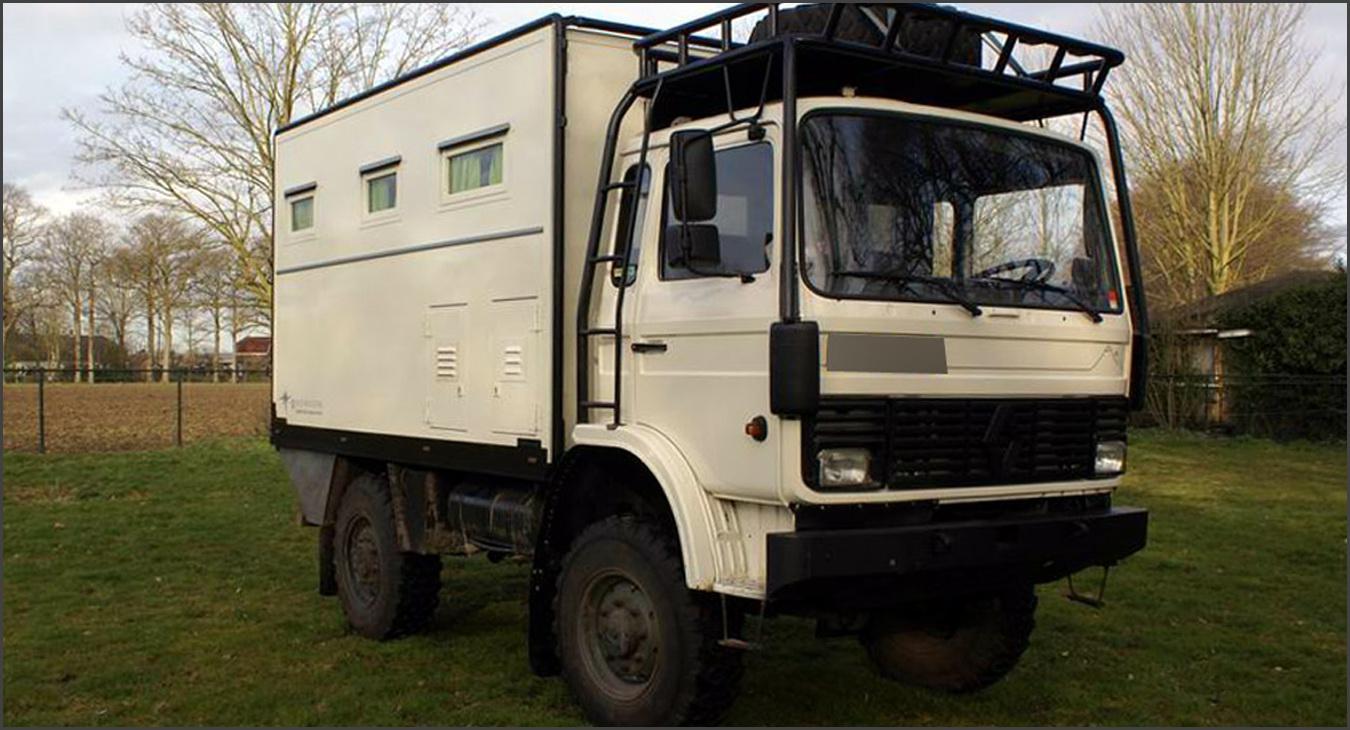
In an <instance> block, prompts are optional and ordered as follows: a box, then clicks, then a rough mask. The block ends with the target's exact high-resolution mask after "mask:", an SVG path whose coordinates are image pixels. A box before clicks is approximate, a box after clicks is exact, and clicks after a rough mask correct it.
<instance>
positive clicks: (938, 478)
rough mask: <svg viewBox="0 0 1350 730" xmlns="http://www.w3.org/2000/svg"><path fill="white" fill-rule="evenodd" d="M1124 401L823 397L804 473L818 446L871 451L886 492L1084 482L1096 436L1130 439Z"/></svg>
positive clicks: (808, 425) (809, 477)
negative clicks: (1126, 434)
mask: <svg viewBox="0 0 1350 730" xmlns="http://www.w3.org/2000/svg"><path fill="white" fill-rule="evenodd" d="M1126 415H1127V405H1126V400H1125V399H1124V398H1107V397H1099V398H1045V399H1004V400H994V399H973V398H972V399H960V398H867V397H851V396H825V397H822V398H821V403H820V410H819V412H818V413H817V414H816V415H815V416H814V417H813V418H808V419H806V421H805V424H804V425H805V428H804V431H803V434H804V436H803V438H804V441H803V444H802V446H803V449H802V457H803V463H802V475H803V477H804V478H805V480H806V483H807V484H810V485H813V486H814V485H815V481H816V454H817V453H818V452H819V451H820V450H821V449H833V448H847V447H862V448H867V449H870V450H871V452H872V471H873V473H872V478H873V479H874V480H875V481H876V482H877V483H878V484H884V485H885V486H886V487H887V488H889V489H920V488H929V487H970V486H983V485H991V484H1025V483H1032V482H1053V481H1065V480H1074V479H1085V478H1088V477H1091V476H1093V461H1094V460H1095V457H1096V444H1097V442H1098V441H1099V440H1101V441H1108V440H1124V438H1125V420H1126Z"/></svg>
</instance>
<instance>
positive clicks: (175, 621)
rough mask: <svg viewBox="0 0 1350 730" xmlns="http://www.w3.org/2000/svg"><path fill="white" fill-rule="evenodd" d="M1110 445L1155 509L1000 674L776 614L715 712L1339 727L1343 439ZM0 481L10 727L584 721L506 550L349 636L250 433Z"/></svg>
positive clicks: (829, 718) (280, 484)
mask: <svg viewBox="0 0 1350 730" xmlns="http://www.w3.org/2000/svg"><path fill="white" fill-rule="evenodd" d="M8 405H9V404H8V402H7V403H6V406H7V409H8ZM6 417H7V418H8V415H7V416H6ZM6 425H8V424H6ZM1130 458H1131V472H1130V476H1129V477H1128V486H1127V488H1126V489H1125V490H1124V491H1123V493H1122V494H1120V495H1119V497H1118V502H1119V503H1121V504H1135V505H1141V506H1145V507H1148V508H1149V509H1150V510H1152V524H1151V535H1150V545H1149V547H1148V548H1147V549H1146V550H1145V552H1143V553H1141V554H1139V555H1138V556H1135V557H1134V558H1132V559H1130V560H1128V561H1127V562H1126V563H1125V564H1124V565H1123V566H1122V567H1121V568H1120V569H1118V570H1117V571H1116V572H1114V573H1113V574H1112V580H1111V584H1110V586H1109V588H1108V591H1107V601H1108V606H1107V608H1106V609H1104V610H1102V611H1094V610H1092V609H1089V608H1085V607H1082V606H1079V605H1077V604H1072V603H1069V602H1068V601H1066V600H1064V599H1063V598H1062V597H1061V596H1060V592H1061V590H1062V587H1061V586H1043V587H1042V589H1041V592H1040V595H1041V611H1040V613H1039V614H1038V621H1039V625H1038V629H1037V632H1036V634H1035V635H1034V636H1033V639H1032V646H1031V649H1030V650H1029V651H1028V653H1027V655H1026V656H1025V658H1024V659H1023V661H1022V663H1021V665H1020V666H1019V667H1018V668H1017V669H1016V670H1014V672H1013V673H1012V674H1011V675H1010V676H1009V677H1008V678H1007V680H1005V681H1004V682H1002V683H1001V684H999V685H997V686H995V687H993V688H992V689H990V690H988V691H986V692H984V693H981V694H978V695H974V696H962V697H951V696H944V695H938V694H933V693H930V692H925V691H920V690H914V689H908V688H904V687H900V686H897V685H893V684H890V683H887V682H885V681H883V680H880V679H878V678H876V677H875V676H874V675H872V674H871V673H870V671H869V670H868V669H867V666H866V664H865V662H864V659H863V655H862V652H861V650H860V648H859V647H858V645H857V643H856V642H855V641H852V640H849V639H838V640H832V641H819V640H816V639H815V638H813V636H812V628H813V627H812V626H811V624H809V623H807V622H804V621H795V620H779V621H775V622H771V623H770V624H769V625H768V628H767V630H766V633H765V637H764V638H765V642H766V644H767V646H766V649H765V650H763V651H761V652H757V653H755V654H752V655H750V657H749V658H748V673H747V680H746V683H745V686H744V693H743V695H742V697H741V700H740V701H739V702H738V704H737V705H736V707H735V709H734V711H733V714H732V716H731V718H730V721H731V722H732V723H739V724H770V725H780V724H801V725H814V724H831V725H834V724H868V725H991V724H994V725H1026V724H1032V725H1041V724H1046V725H1061V724H1069V725H1135V724H1142V725H1173V724H1176V725H1190V724H1204V725H1210V724H1237V725H1272V724H1273V725H1344V723H1345V721H1346V633H1345V630H1346V562H1345V560H1346V458H1345V447H1344V445H1343V444H1342V445H1332V446H1315V445H1305V444H1293V445H1277V444H1273V443H1270V442H1264V441H1254V440H1213V439H1207V438H1202V437H1191V436H1164V435H1161V434H1156V433H1148V432H1144V433H1139V434H1137V435H1136V436H1135V437H1133V439H1132V449H1131V454H1130ZM4 472H5V473H4V477H5V481H4V588H5V591H4V649H5V663H4V699H5V702H4V721H5V724H7V725H30V724H37V725H59V724H79V725H99V724H102V725H141V724H157V725H196V724H211V725H255V724H256V725H273V724H281V725H296V724H315V723H317V724H324V725H405V724H444V725H461V724H517V725H536V724H576V723H579V722H581V717H580V716H579V715H578V714H577V711H576V710H575V708H574V707H573V705H572V704H571V702H570V700H569V699H568V697H567V694H566V691H565V689H564V687H563V684H562V683H561V682H560V681H558V680H556V679H539V678H536V677H533V676H532V675H531V674H530V673H529V671H528V669H527V667H526V659H525V646H524V639H523V637H524V628H525V604H524V600H523V599H524V595H525V585H526V576H527V569H526V567H525V566H523V565H519V564H510V563H503V564H500V565H491V564H489V563H488V562H486V561H485V560H482V559H476V560H473V561H462V562H461V561H452V562H450V563H449V564H448V567H447V571H446V582H447V586H446V588H445V591H444V593H443V594H442V604H441V608H440V610H439V612H438V614H437V616H436V620H435V623H434V626H433V627H432V630H431V631H430V632H429V633H427V634H425V635H420V636H416V637H412V638H409V639H405V640H402V641H397V642H391V643H383V644H379V643H372V642H369V641H366V640H363V639H360V638H358V637H356V636H353V635H351V634H349V633H348V632H347V631H346V629H345V627H344V624H343V621H342V618H341V616H340V611H339V609H338V606H337V603H336V601H335V600H334V599H328V598H322V597H320V596H318V595H317V594H316V593H315V591H314V585H315V568H314V558H313V554H314V536H315V533H314V532H313V531H312V530H309V529H305V528H301V527H298V526H297V525H296V524H295V521H294V517H293V508H292V498H291V494H290V489H289V487H288V486H287V484H286V479H285V476H284V474H283V472H282V469H281V468H280V466H279V464H278V461H277V459H276V458H275V456H274V454H273V453H272V452H271V451H270V450H269V449H268V448H267V446H265V445H264V444H263V443H262V442H261V441H257V440H250V439H245V440H235V441H231V442H223V443H216V444H209V445H208V444H199V445H194V446H189V447H187V448H185V449H182V450H165V451H158V452H146V453H122V454H107V455H48V456H45V457H40V456H35V455H23V454H9V453H7V454H5V457H4Z"/></svg>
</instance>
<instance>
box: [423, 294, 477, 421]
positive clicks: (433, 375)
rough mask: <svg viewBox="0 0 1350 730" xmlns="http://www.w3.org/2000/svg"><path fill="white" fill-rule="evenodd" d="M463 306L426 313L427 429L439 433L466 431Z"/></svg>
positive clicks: (452, 306)
mask: <svg viewBox="0 0 1350 730" xmlns="http://www.w3.org/2000/svg"><path fill="white" fill-rule="evenodd" d="M467 310H468V307H467V306H466V305H465V304H462V303H461V304H445V305H438V306H433V307H430V308H428V309H427V313H426V328H425V330H424V334H425V336H426V343H427V347H426V354H425V356H424V357H425V358H426V360H425V361H426V363H427V371H428V373H427V383H428V392H427V400H426V422H427V425H428V426H430V427H432V428H434V429H439V430H446V431H456V432H465V431H467V430H468V426H469V423H468V419H469V414H468V401H467V400H466V398H465V396H466V388H467V386H468V383H467V379H466V378H465V367H464V366H465V352H464V350H465V347H464V346H465V344H466V342H465V339H466V338H465V331H464V326H465V313H466V312H467Z"/></svg>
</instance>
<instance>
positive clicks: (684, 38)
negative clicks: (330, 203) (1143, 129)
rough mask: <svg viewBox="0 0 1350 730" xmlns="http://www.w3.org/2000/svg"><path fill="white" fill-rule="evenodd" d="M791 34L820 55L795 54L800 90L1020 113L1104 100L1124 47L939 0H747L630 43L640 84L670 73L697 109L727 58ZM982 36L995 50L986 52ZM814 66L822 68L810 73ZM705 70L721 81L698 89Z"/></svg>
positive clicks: (670, 95) (756, 53)
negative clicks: (738, 32)
mask: <svg viewBox="0 0 1350 730" xmlns="http://www.w3.org/2000/svg"><path fill="white" fill-rule="evenodd" d="M760 13H763V14H764V15H763V17H762V19H761V20H760V23H759V25H758V26H757V27H756V29H755V33H754V35H753V36H752V38H751V40H750V42H748V43H737V42H734V41H733V40H732V28H733V23H734V21H737V20H740V19H744V18H747V17H749V16H754V15H757V14H760ZM850 15H851V17H850ZM860 24H861V25H862V26H865V27H870V28H871V32H870V34H868V35H867V37H860V36H859V34H858V33H856V32H854V33H853V34H852V35H849V34H847V33H845V32H844V31H845V29H846V28H848V27H852V28H855V29H856V28H857V27H859V26H860ZM712 33H715V34H719V37H718V39H717V40H718V43H717V46H716V48H715V49H710V47H709V46H710V43H709V41H710V39H711V36H710V35H708V34H712ZM785 42H793V43H795V44H796V45H797V46H798V47H799V48H800V49H801V50H802V52H803V54H804V55H805V56H812V55H814V58H815V60H817V61H819V63H814V62H812V61H810V60H808V61H806V62H803V63H801V64H800V65H799V68H800V69H801V71H802V72H801V73H800V78H799V80H798V82H797V83H798V87H799V89H798V94H799V96H806V95H810V94H814V93H819V94H821V95H838V93H839V88H840V87H841V86H853V87H855V88H857V89H858V91H857V93H859V94H863V95H876V96H883V97H889V98H896V99H899V100H902V101H913V102H916V103H925V104H931V105H934V106H943V107H949V108H955V109H963V110H967V111H973V112H977V113H983V114H990V115H994V116H1000V117H1005V118H1009V119H1014V120H1017V121H1028V120H1032V119H1040V118H1048V117H1054V116H1061V115H1064V114H1071V113H1080V112H1085V111H1091V110H1093V109H1095V108H1097V107H1098V106H1099V105H1100V95H1101V91H1102V86H1103V84H1105V82H1106V78H1107V75H1108V74H1109V72H1110V71H1111V69H1113V68H1115V67H1116V66H1119V65H1120V64H1121V63H1122V62H1123V61H1124V60H1125V55H1124V54H1123V53H1121V52H1120V51H1118V50H1116V49H1114V48H1109V47H1107V46H1103V45H1100V44H1097V43H1091V42H1088V41H1083V40H1079V39H1075V38H1070V37H1067V36H1063V35H1059V34H1056V33H1050V32H1047V31H1043V30H1037V29H1035V28H1029V27H1026V26H1023V25H1019V24H1016V23H1010V22H1007V21H1003V20H998V19H995V18H988V17H984V16H980V15H974V14H972V13H967V12H964V11H961V10H957V9H955V8H950V7H946V6H942V5H935V4H931V3H906V4H895V3H826V4H818V5H805V6H798V7H795V8H781V9H780V7H779V4H778V3H743V4H740V5H737V6H735V7H731V8H727V9H726V10H721V11H718V12H716V13H711V14H709V15H705V16H704V17H702V18H698V19H696V20H691V21H689V22H687V23H684V24H681V25H678V26H675V27H673V28H670V29H668V30H663V31H660V32H656V33H651V34H649V35H646V36H644V37H642V38H640V39H638V40H637V41H636V42H634V44H633V48H634V50H635V51H636V52H637V54H638V56H639V75H640V78H639V81H638V83H637V86H636V87H635V90H636V91H637V93H638V94H639V95H642V96H650V95H651V93H652V92H653V91H654V89H655V88H656V84H657V81H658V80H659V79H663V80H665V81H666V85H665V86H666V91H665V94H666V98H667V99H679V100H680V104H681V106H683V107H685V108H686V111H684V112H682V114H684V115H689V114H691V111H689V110H688V107H690V106H691V104H692V97H698V96H719V98H720V100H721V102H722V103H723V104H725V101H726V100H725V98H721V97H720V94H721V86H722V84H723V83H724V76H726V72H725V71H724V69H725V68H727V67H728V66H735V65H736V64H738V63H740V62H741V61H742V60H744V59H746V58H748V57H752V56H753V57H762V54H764V53H768V54H771V55H779V49H780V48H781V46H782V45H783V44H784V43H785ZM672 46H673V49H672ZM981 47H987V48H988V49H990V50H991V51H992V52H993V53H992V58H990V59H989V62H987V63H986V62H984V60H983V54H982V52H981V50H982V48H981ZM1033 47H1035V48H1041V49H1043V50H1044V53H1041V54H1040V57H1039V58H1036V59H1031V58H1028V57H1027V56H1028V55H1029V54H1027V53H1025V52H1023V53H1021V54H1020V55H1021V56H1022V57H1021V58H1018V55H1019V50H1021V49H1026V48H1033ZM1032 60H1038V61H1040V63H1038V64H1037V65H1038V66H1039V67H1037V68H1031V69H1028V68H1027V65H1028V64H1029V63H1031V61H1032ZM825 66H828V67H829V70H828V72H825V71H823V67H825ZM762 67H763V66H762V63H761V64H760V68H761V69H762ZM813 67H815V68H818V69H822V71H821V72H818V73H812V72H811V69H812V68H813ZM708 71H721V73H717V74H706V73H705V72H708ZM896 71H910V72H913V71H922V72H925V73H923V74H919V75H916V74H914V73H908V74H897V73H895V72H896ZM732 75H733V76H734V74H732ZM700 78H702V79H703V81H705V82H706V83H707V84H708V85H710V86H712V87H716V88H712V89H708V90H700V89H699V88H698V86H699V81H698V79H700ZM751 86H755V85H754V84H751ZM747 93H748V92H747ZM695 106H696V105H695ZM709 111H711V110H709ZM723 111H725V109H723ZM694 115H695V116H696V114H694ZM655 121H656V122H657V124H658V126H660V125H661V123H662V122H663V121H664V122H668V121H669V119H663V117H662V115H660V114H658V115H656V119H655Z"/></svg>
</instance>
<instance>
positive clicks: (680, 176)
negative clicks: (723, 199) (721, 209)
mask: <svg viewBox="0 0 1350 730" xmlns="http://www.w3.org/2000/svg"><path fill="white" fill-rule="evenodd" d="M670 200H671V205H672V207H673V208H674V213H675V220H677V221H680V222H681V223H705V222H707V221H710V220H712V219H713V218H715V217H716V216H717V161H716V158H715V157H714V154H713V138H712V134H711V133H709V132H707V131H705V130H701V129H696V130H688V131H683V132H675V133H673V134H671V135H670Z"/></svg>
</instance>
